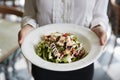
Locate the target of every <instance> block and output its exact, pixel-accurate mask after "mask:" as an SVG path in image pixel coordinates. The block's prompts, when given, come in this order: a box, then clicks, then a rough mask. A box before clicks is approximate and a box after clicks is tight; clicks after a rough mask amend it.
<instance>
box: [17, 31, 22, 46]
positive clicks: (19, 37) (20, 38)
mask: <svg viewBox="0 0 120 80" xmlns="http://www.w3.org/2000/svg"><path fill="white" fill-rule="evenodd" d="M22 42H23V36H22V35H21V31H20V32H19V33H18V44H19V46H21V44H22Z"/></svg>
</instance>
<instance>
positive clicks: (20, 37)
mask: <svg viewBox="0 0 120 80" xmlns="http://www.w3.org/2000/svg"><path fill="white" fill-rule="evenodd" d="M33 29H34V28H33V27H32V26H30V25H26V26H25V27H23V28H22V29H21V30H20V31H19V33H18V43H19V45H20V46H21V44H22V43H23V41H24V39H25V37H26V36H27V35H28V34H29V33H30V32H31V31H32V30H33Z"/></svg>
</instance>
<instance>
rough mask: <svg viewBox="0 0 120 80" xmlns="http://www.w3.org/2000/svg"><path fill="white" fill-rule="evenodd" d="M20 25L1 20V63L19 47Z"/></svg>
mask: <svg viewBox="0 0 120 80" xmlns="http://www.w3.org/2000/svg"><path fill="white" fill-rule="evenodd" d="M19 30H20V23H18V22H11V21H6V20H3V19H2V20H0V62H2V61H3V60H5V59H6V58H7V57H8V56H9V55H11V54H12V53H13V52H14V50H16V49H17V48H18V47H19V46H18V40H17V39H18V32H19Z"/></svg>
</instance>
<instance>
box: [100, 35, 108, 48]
mask: <svg viewBox="0 0 120 80" xmlns="http://www.w3.org/2000/svg"><path fill="white" fill-rule="evenodd" d="M100 34H101V33H100ZM99 39H100V45H101V46H103V45H105V44H106V41H107V35H106V34H105V33H102V34H101V36H99Z"/></svg>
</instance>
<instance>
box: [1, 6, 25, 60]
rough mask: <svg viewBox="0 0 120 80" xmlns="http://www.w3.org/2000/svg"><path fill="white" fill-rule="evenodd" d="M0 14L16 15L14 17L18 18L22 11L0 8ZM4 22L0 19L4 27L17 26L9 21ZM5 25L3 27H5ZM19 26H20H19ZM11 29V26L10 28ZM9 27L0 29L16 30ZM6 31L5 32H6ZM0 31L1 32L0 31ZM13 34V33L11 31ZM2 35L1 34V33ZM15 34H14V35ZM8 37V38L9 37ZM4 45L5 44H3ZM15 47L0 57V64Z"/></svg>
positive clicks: (5, 7)
mask: <svg viewBox="0 0 120 80" xmlns="http://www.w3.org/2000/svg"><path fill="white" fill-rule="evenodd" d="M0 13H1V14H12V15H16V16H18V17H22V16H23V12H22V11H19V10H17V9H16V8H11V7H7V6H0ZM5 21H6V20H5V19H1V22H0V23H1V24H2V25H3V26H4V25H5V24H6V25H7V24H8V25H11V24H14V25H13V26H15V25H17V24H19V23H14V22H12V23H11V22H10V21H7V22H5ZM4 23H5V24H4ZM6 25H5V26H6ZM19 26H20V25H19ZM10 27H11V26H10ZM10 27H9V26H6V27H2V26H1V27H0V28H1V29H5V28H8V29H13V30H14V29H18V28H15V27H13V28H10ZM8 29H7V30H8ZM7 30H6V31H7ZM0 31H1V30H0ZM13 32H14V31H13ZM1 34H2V33H1ZM15 34H16V33H15ZM3 36H4V38H6V39H7V37H5V36H7V34H6V35H5V34H3ZM16 36H17V34H16ZM0 37H1V39H2V35H1V36H0ZM9 37H10V36H9ZM13 37H14V36H13ZM4 44H5V43H4ZM16 46H17V47H18V45H16ZM17 47H14V48H12V49H11V50H9V51H8V52H7V53H5V55H4V56H3V57H2V58H1V57H0V62H1V61H3V60H4V59H5V58H7V56H9V55H10V54H11V53H12V52H13V51H14V50H15V49H16V48H17Z"/></svg>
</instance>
